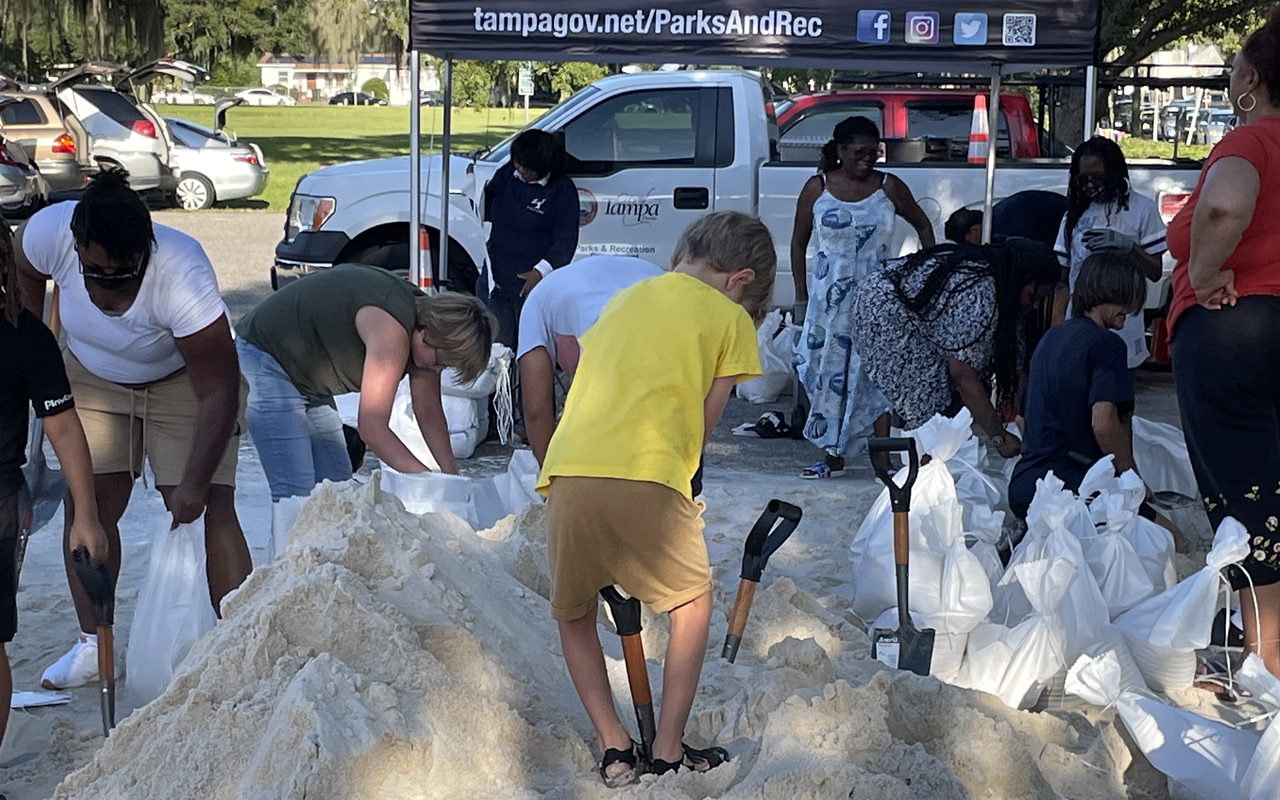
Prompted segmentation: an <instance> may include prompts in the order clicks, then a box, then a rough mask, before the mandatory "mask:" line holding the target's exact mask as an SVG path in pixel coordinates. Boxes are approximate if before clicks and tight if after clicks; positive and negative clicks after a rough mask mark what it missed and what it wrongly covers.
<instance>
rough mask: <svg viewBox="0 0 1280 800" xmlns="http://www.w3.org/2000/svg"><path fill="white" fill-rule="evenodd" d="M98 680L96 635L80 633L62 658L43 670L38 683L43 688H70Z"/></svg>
mask: <svg viewBox="0 0 1280 800" xmlns="http://www.w3.org/2000/svg"><path fill="white" fill-rule="evenodd" d="M96 680H98V637H97V636H95V635H94V634H92V633H82V634H80V641H78V642H76V643H75V644H74V645H73V646H72V647H71V649H70V650H68V651H67V652H66V653H64V654H63V656H62V658H60V659H58V660H57V661H55V662H53V666H51V667H49V668H48V669H46V670H45V671H44V675H43V676H41V678H40V685H41V686H43V687H44V688H45V689H71V688H74V687H76V686H85V685H88V684H90V683H93V682H94V681H96Z"/></svg>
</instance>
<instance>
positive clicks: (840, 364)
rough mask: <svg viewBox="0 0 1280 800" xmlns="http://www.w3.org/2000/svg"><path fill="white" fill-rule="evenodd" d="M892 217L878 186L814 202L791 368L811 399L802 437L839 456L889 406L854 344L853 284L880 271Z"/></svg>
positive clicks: (890, 203)
mask: <svg viewBox="0 0 1280 800" xmlns="http://www.w3.org/2000/svg"><path fill="white" fill-rule="evenodd" d="M896 213H897V212H896V210H895V208H894V205H893V201H892V200H890V199H889V197H888V196H887V195H886V194H885V193H884V188H883V185H882V186H881V188H879V189H877V190H876V191H875V192H873V193H872V194H871V195H870V196H869V197H867V198H865V199H863V200H859V201H857V202H847V201H844V200H839V199H837V198H835V197H833V196H832V195H831V192H829V191H826V190H825V189H824V191H823V192H822V195H821V196H820V197H819V198H818V199H817V200H816V201H815V202H814V204H813V243H814V244H815V245H816V246H815V248H814V249H815V251H816V252H815V253H814V255H813V260H812V264H811V267H810V269H809V270H808V285H809V304H808V307H807V308H806V310H805V321H804V329H803V332H802V334H801V336H800V341H799V342H798V343H797V345H796V369H797V370H798V373H799V377H800V382H801V383H802V384H803V385H804V389H805V392H806V393H808V395H809V404H810V407H809V418H808V419H807V420H806V421H805V426H804V437H805V438H806V439H808V440H809V441H811V442H813V443H814V444H815V445H817V446H818V447H821V448H822V449H823V450H825V451H827V452H828V453H830V454H831V455H833V456H839V457H842V458H843V457H844V455H845V454H846V452H848V451H849V446H850V443H851V442H852V441H853V440H854V439H856V438H860V437H865V436H866V435H867V432H868V430H869V429H870V427H871V423H872V422H874V421H875V419H876V417H878V416H880V414H882V413H884V412H885V411H888V410H889V408H890V404H889V401H888V400H886V399H885V396H884V394H883V393H882V392H881V391H880V390H879V389H878V388H876V386H875V385H874V384H873V383H872V382H871V381H869V380H867V378H866V375H865V374H864V373H863V370H862V359H861V358H859V356H858V352H857V350H855V349H854V346H853V327H854V326H853V287H854V286H856V285H858V283H859V282H860V281H862V280H863V279H864V278H866V277H867V276H869V275H874V274H875V273H877V272H879V271H880V270H881V269H882V268H883V266H884V262H885V259H886V258H887V257H888V255H889V241H890V239H891V238H892V236H893V221H894V215H895V214H896Z"/></svg>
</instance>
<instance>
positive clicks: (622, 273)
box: [516, 256, 663, 464]
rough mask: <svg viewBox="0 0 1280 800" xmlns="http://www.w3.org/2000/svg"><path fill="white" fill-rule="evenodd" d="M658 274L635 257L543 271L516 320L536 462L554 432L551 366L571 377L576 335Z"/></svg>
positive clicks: (526, 414)
mask: <svg viewBox="0 0 1280 800" xmlns="http://www.w3.org/2000/svg"><path fill="white" fill-rule="evenodd" d="M662 272H663V270H662V268H661V267H659V266H657V265H656V264H653V263H651V262H649V261H645V260H644V259H640V258H633V257H631V256H590V257H588V258H584V259H582V260H581V261H575V262H573V263H572V264H568V265H566V266H563V267H561V268H559V269H557V270H555V271H553V272H549V273H547V275H546V276H545V277H544V278H543V279H542V280H541V281H539V282H538V285H537V286H535V287H534V288H533V291H532V292H530V293H529V298H528V300H526V301H525V305H524V312H523V313H522V314H521V316H520V336H519V342H520V349H519V351H518V352H517V353H516V364H517V366H518V367H519V370H520V395H521V408H522V409H523V411H524V425H525V436H526V438H527V439H528V440H529V447H530V448H532V450H533V455H534V457H536V458H537V459H538V463H539V464H541V463H542V460H543V457H544V456H546V454H547V444H548V443H549V442H550V441H551V434H553V433H555V430H556V398H555V372H556V367H557V366H559V367H560V369H562V370H563V371H565V372H567V373H569V374H572V373H573V372H574V370H576V369H577V367H578V354H579V350H578V337H580V336H582V334H584V333H586V332H587V329H588V328H590V327H591V326H592V325H594V324H595V322H596V319H597V318H598V317H599V316H600V312H601V311H603V310H604V307H605V306H606V305H608V304H609V301H610V300H612V299H613V297H614V295H616V294H617V293H618V292H621V291H622V290H624V289H627V288H629V287H631V286H634V285H635V284H637V283H639V282H640V281H643V280H645V279H647V278H653V277H656V276H658V275H661V274H662Z"/></svg>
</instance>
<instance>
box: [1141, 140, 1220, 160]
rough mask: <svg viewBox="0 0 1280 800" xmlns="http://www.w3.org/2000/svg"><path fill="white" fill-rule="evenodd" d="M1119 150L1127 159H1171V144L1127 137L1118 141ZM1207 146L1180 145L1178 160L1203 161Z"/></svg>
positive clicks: (1207, 149) (1207, 153) (1207, 151)
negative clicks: (1191, 159)
mask: <svg viewBox="0 0 1280 800" xmlns="http://www.w3.org/2000/svg"><path fill="white" fill-rule="evenodd" d="M1120 149H1121V150H1123V151H1124V154H1125V155H1126V156H1127V157H1129V158H1173V142H1153V141H1151V140H1149V139H1138V138H1135V137H1128V138H1125V139H1121V140H1120ZM1210 149H1212V148H1210V147H1209V145H1207V144H1180V145H1178V158H1193V159H1197V160H1200V159H1204V158H1206V157H1208V155H1209V150H1210Z"/></svg>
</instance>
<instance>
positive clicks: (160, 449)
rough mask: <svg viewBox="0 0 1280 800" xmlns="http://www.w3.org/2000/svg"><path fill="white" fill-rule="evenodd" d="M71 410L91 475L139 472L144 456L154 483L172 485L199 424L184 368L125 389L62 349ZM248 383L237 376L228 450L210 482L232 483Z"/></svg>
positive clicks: (182, 468) (181, 471) (183, 466)
mask: <svg viewBox="0 0 1280 800" xmlns="http://www.w3.org/2000/svg"><path fill="white" fill-rule="evenodd" d="M62 358H63V361H64V362H65V363H66V366H67V377H68V378H69V379H70V380H71V394H72V395H73V396H74V397H75V403H76V413H77V414H78V415H79V416H80V424H81V425H83V426H84V434H85V437H86V438H87V439H88V440H89V456H90V457H91V458H92V459H93V474H94V475H107V474H111V473H115V472H128V473H130V474H131V475H133V476H134V477H137V476H138V475H141V474H142V461H143V458H144V457H145V458H146V459H147V460H148V461H150V462H151V471H152V472H153V473H155V476H156V485H157V486H177V485H178V484H180V483H182V476H183V474H184V473H185V472H186V469H187V458H188V457H189V456H190V454H191V446H192V443H193V441H194V440H195V432H196V427H197V426H198V425H199V424H200V421H199V412H200V403H199V401H198V400H197V399H196V394H195V390H193V389H192V388H191V379H190V378H189V377H188V376H187V373H186V370H183V371H182V372H179V373H177V374H174V375H170V376H169V377H167V378H162V379H160V380H158V381H156V382H154V383H149V384H146V385H145V386H142V387H138V388H132V389H131V388H129V387H128V386H121V385H120V384H118V383H113V382H111V381H108V380H104V379H103V378H99V377H98V376H97V375H94V374H93V373H92V372H90V371H89V370H88V369H86V368H85V366H84V365H83V364H81V363H80V360H79V359H77V358H76V357H75V356H74V355H72V354H71V351H70V350H63V354H62ZM248 394H249V384H247V383H246V382H245V380H244V378H243V377H241V378H240V408H239V410H238V411H237V412H236V426H235V429H234V430H233V431H232V434H231V440H230V441H229V442H227V450H226V452H225V453H223V454H222V460H221V461H220V462H218V469H217V471H215V472H214V473H213V481H212V483H213V484H214V485H215V486H232V487H234V486H235V485H236V453H237V451H238V450H239V448H240V434H241V432H242V431H243V430H244V406H245V399H246V398H247V397H248Z"/></svg>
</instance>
